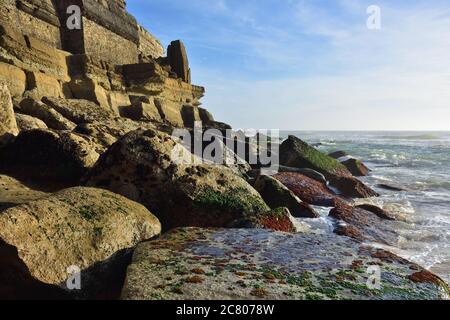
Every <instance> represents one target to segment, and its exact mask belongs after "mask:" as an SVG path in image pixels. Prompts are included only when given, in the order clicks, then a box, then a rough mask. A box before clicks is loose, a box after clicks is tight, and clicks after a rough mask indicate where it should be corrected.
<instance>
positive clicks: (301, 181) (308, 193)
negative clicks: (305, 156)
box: [274, 172, 339, 207]
mask: <svg viewBox="0 0 450 320" xmlns="http://www.w3.org/2000/svg"><path fill="white" fill-rule="evenodd" d="M274 178H275V179H277V180H278V181H280V182H281V183H282V184H283V185H285V186H286V187H288V188H289V189H290V190H291V191H292V192H294V194H295V195H296V196H297V197H299V198H300V199H301V200H303V201H305V202H306V203H309V204H312V205H317V206H324V207H334V206H335V203H336V201H339V196H338V195H337V194H335V193H334V192H333V191H332V190H331V189H329V188H328V187H327V186H326V185H325V184H323V183H320V182H318V181H316V180H313V179H311V178H309V177H307V176H305V175H303V174H300V173H287V172H286V173H279V174H277V175H275V176H274Z"/></svg>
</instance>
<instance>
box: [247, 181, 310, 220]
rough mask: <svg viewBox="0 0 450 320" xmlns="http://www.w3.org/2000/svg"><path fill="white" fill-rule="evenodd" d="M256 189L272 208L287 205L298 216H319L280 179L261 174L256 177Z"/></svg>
mask: <svg viewBox="0 0 450 320" xmlns="http://www.w3.org/2000/svg"><path fill="white" fill-rule="evenodd" d="M254 186H255V189H256V190H257V191H258V192H259V193H260V194H261V196H262V197H263V199H264V201H265V202H266V203H267V204H268V205H269V206H270V207H271V208H272V209H276V208H279V207H287V208H288V209H289V211H290V212H291V214H292V215H293V216H294V217H296V218H317V217H319V214H318V213H317V212H316V211H315V210H314V209H313V208H311V207H310V206H309V205H308V204H307V203H304V202H302V201H301V200H300V199H299V198H298V197H297V196H296V195H295V194H294V193H293V192H292V191H290V190H289V189H288V188H287V187H286V186H284V185H283V184H282V183H281V182H279V181H278V180H276V179H274V178H272V177H270V176H265V175H261V176H259V177H258V178H257V179H256V182H255V185H254Z"/></svg>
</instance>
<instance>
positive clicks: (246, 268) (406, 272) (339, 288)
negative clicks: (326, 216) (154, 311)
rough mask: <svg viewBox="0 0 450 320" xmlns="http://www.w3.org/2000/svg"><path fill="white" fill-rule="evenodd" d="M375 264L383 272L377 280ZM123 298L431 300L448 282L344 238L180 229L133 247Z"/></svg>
mask: <svg viewBox="0 0 450 320" xmlns="http://www.w3.org/2000/svg"><path fill="white" fill-rule="evenodd" d="M319 252H320V253H321V254H318V253H319ZM374 268H379V269H376V270H380V272H381V275H380V278H379V281H378V282H375V283H374V282H372V281H371V276H372V275H373V274H374V273H373V270H375V269H374ZM371 284H373V285H371ZM122 298H123V299H128V300H142V299H143V300H260V299H262V300H342V299H344V300H383V299H385V300H391V299H393V300H417V299H425V300H428V299H430V300H434V299H446V298H447V299H448V287H447V285H446V284H445V283H444V282H443V281H442V280H441V279H439V278H438V277H437V276H435V275H433V276H430V275H429V274H428V273H426V272H425V270H424V269H423V268H421V267H420V266H418V265H416V264H414V263H411V262H409V261H406V260H404V259H402V258H399V257H397V256H395V255H394V254H392V253H389V252H387V251H383V250H379V249H375V248H372V247H369V246H364V245H362V244H360V243H358V242H356V241H354V240H352V239H349V238H346V237H339V236H335V235H318V234H315V235H313V234H301V233H299V234H287V233H280V232H273V231H266V230H254V229H253V230H249V229H247V230H243V229H235V230H223V229H198V228H184V229H177V230H174V231H172V232H170V233H168V234H166V235H164V236H163V237H162V238H159V239H158V240H156V241H150V242H146V243H142V244H140V245H139V246H138V247H137V249H136V251H135V253H134V256H133V261H132V263H131V265H130V266H129V267H128V272H127V276H126V280H125V285H124V288H123V291H122Z"/></svg>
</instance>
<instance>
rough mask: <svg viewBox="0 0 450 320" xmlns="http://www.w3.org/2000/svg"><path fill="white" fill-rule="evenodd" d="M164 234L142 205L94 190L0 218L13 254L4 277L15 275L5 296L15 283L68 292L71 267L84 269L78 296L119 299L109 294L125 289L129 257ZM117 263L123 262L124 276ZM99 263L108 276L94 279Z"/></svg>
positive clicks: (67, 193)
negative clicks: (140, 245)
mask: <svg viewBox="0 0 450 320" xmlns="http://www.w3.org/2000/svg"><path fill="white" fill-rule="evenodd" d="M160 231H161V225H160V223H159V221H158V219H157V218H156V217H155V216H153V215H152V214H151V213H150V212H149V211H148V210H147V209H146V208H145V207H143V206H142V205H140V204H137V203H134V202H132V201H130V200H128V199H126V198H124V197H122V196H119V195H116V194H113V193H111V192H109V191H106V190H99V189H93V188H83V187H77V188H72V189H66V190H63V191H60V192H58V193H55V194H53V195H51V196H49V197H46V198H42V199H40V200H36V201H32V202H29V203H27V204H23V205H20V206H17V207H14V208H11V209H8V210H6V211H4V212H2V214H1V215H0V243H1V244H0V250H9V251H11V252H12V254H10V255H9V256H7V257H3V256H2V257H3V258H2V259H1V261H0V274H2V275H9V276H10V280H9V283H8V282H7V283H4V282H1V283H0V293H3V292H4V291H3V290H5V286H8V285H10V284H11V282H12V283H14V281H15V279H23V280H24V281H25V280H29V281H31V279H34V280H33V281H36V283H40V284H41V285H43V284H47V285H49V284H50V285H56V286H59V285H61V286H62V287H63V288H64V285H65V281H66V279H67V278H68V277H69V275H70V274H69V275H68V273H67V268H69V267H71V266H77V267H79V268H80V270H82V273H81V281H82V282H81V285H82V286H81V287H82V290H81V291H80V292H78V293H77V294H79V295H81V296H84V297H88V298H95V297H99V296H100V297H101V296H102V295H104V297H107V296H108V295H109V294H110V295H113V294H114V293H113V292H105V291H107V290H111V291H114V290H116V291H117V290H118V289H119V288H120V286H121V281H122V280H123V278H121V277H123V272H124V270H125V267H126V265H124V264H123V263H124V262H125V261H123V259H125V258H126V255H124V252H125V251H127V250H128V249H130V248H133V247H134V246H135V245H136V244H137V243H139V242H141V241H143V240H148V239H150V238H152V237H154V236H156V235H158V234H159V233H160ZM14 251H15V252H16V254H13V253H14ZM117 259H119V260H121V259H122V262H121V263H122V265H121V268H122V271H121V272H122V275H121V274H120V272H118V271H119V270H118V269H117V268H118V264H119V265H120V263H119V262H118V261H117ZM109 263H110V264H109ZM97 264H100V269H101V271H102V272H103V273H104V275H103V276H100V278H96V277H94V278H92V275H93V273H95V272H98V270H95V268H96V267H97V266H98V265H97ZM17 265H23V267H24V268H22V269H18V268H16V267H14V266H17ZM110 268H113V270H111V269H110ZM119 269H120V268H119ZM111 271H114V272H118V273H116V274H114V272H113V273H112V274H109V273H111ZM100 280H101V281H100ZM92 281H94V282H95V283H90V282H92ZM91 290H92V291H91ZM6 291H7V290H6ZM22 294H26V293H22ZM97 295H99V296H97ZM37 297H39V296H36V298H37ZM6 298H11V297H10V296H6ZM41 298H45V296H41Z"/></svg>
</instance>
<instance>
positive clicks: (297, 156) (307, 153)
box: [280, 136, 351, 180]
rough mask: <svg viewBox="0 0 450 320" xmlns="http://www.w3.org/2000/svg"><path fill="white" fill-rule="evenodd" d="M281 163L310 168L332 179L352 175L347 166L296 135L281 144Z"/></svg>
mask: <svg viewBox="0 0 450 320" xmlns="http://www.w3.org/2000/svg"><path fill="white" fill-rule="evenodd" d="M280 164H281V165H284V166H288V167H294V168H310V169H313V170H315V171H318V172H320V173H322V174H323V175H325V177H326V178H327V179H328V180H330V179H331V178H333V177H335V176H351V173H350V172H349V171H348V170H347V168H346V167H345V166H344V165H343V164H341V163H340V162H339V161H337V160H336V159H333V158H331V157H329V156H327V155H326V154H323V153H322V152H320V151H319V150H317V149H315V148H313V147H311V146H310V145H309V144H307V143H306V142H304V141H302V140H300V139H299V138H297V137H295V136H289V138H288V139H287V140H285V141H284V142H283V143H282V144H281V146H280Z"/></svg>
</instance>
